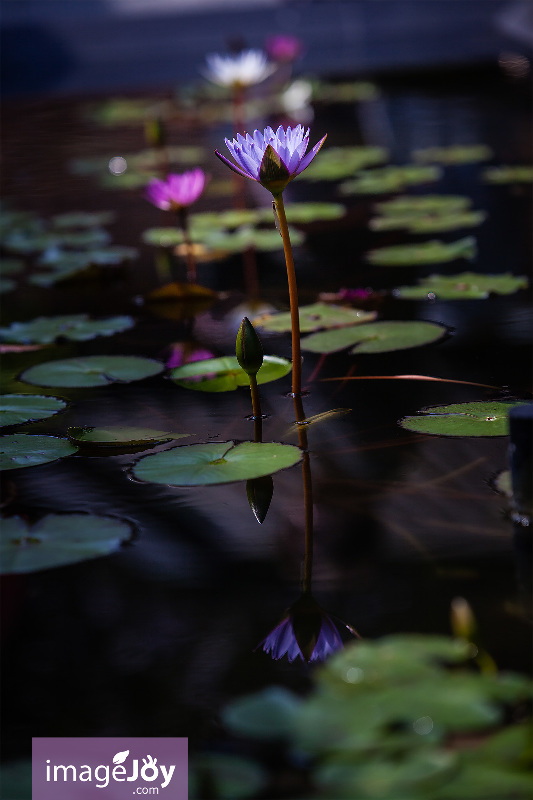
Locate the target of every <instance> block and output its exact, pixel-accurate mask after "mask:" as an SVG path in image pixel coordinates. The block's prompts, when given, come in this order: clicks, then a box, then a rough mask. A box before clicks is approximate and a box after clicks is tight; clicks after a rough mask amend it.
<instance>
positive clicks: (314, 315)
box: [253, 303, 376, 333]
mask: <svg viewBox="0 0 533 800" xmlns="http://www.w3.org/2000/svg"><path fill="white" fill-rule="evenodd" d="M299 317H300V331H301V333H307V332H308V331H317V330H320V328H338V327H342V326H345V325H355V324H356V323H357V324H359V323H362V322H369V321H370V320H373V319H375V318H376V312H375V311H361V309H358V308H347V307H346V306H335V305H332V304H331V303H312V304H311V305H309V306H300V309H299ZM253 324H254V325H258V326H259V327H261V328H264V329H265V330H267V331H276V332H277V333H287V332H288V331H290V330H291V327H292V325H291V315H290V312H289V311H287V312H279V313H276V314H271V313H267V314H262V315H261V316H259V317H255V319H254V320H253Z"/></svg>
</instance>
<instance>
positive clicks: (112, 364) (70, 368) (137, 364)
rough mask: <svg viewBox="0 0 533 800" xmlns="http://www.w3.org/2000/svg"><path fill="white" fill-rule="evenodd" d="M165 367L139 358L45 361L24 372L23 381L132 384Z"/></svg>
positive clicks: (77, 384) (44, 384)
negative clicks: (131, 382)
mask: <svg viewBox="0 0 533 800" xmlns="http://www.w3.org/2000/svg"><path fill="white" fill-rule="evenodd" d="M164 368H165V366H164V364H162V363H161V362H160V361H154V360H152V359H150V358H141V357H140V356H86V357H85V358H65V359H62V360H60V361H46V362H45V363H44V364H37V365H36V366H34V367H30V368H29V369H27V370H26V371H25V372H23V373H22V375H21V377H20V379H21V380H22V381H24V382H25V383H31V384H34V385H36V386H64V387H72V388H74V387H80V388H81V387H87V386H106V385H107V384H108V383H129V382H130V381H140V380H142V379H143V378H150V377H152V376H153V375H158V374H159V373H160V372H162V371H163V370H164Z"/></svg>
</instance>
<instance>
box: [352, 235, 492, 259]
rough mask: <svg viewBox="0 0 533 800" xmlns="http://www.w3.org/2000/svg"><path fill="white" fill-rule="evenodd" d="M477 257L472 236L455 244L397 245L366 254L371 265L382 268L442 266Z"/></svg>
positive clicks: (433, 242) (437, 241)
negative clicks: (449, 262) (459, 259)
mask: <svg viewBox="0 0 533 800" xmlns="http://www.w3.org/2000/svg"><path fill="white" fill-rule="evenodd" d="M476 255H477V242H476V239H475V237H474V236H465V238H464V239H458V240H457V241H456V242H441V241H439V240H437V239H435V240H432V241H430V242H422V243H421V244H397V245H392V246H391V247H379V248H377V249H376V250H371V251H370V252H369V253H367V259H368V260H369V261H370V262H371V263H372V264H379V265H380V266H383V267H405V266H418V265H420V264H444V263H446V262H447V261H455V259H458V258H465V259H468V260H469V261H471V260H473V259H474V258H475V257H476Z"/></svg>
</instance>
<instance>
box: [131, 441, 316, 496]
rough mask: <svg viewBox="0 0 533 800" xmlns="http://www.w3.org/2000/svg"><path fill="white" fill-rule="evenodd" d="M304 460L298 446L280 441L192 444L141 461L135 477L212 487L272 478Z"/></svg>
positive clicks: (134, 472) (142, 479) (158, 481)
mask: <svg viewBox="0 0 533 800" xmlns="http://www.w3.org/2000/svg"><path fill="white" fill-rule="evenodd" d="M301 458H302V451H301V450H300V449H299V448H298V447H294V446H293V445H290V444H279V443H277V442H273V443H270V442H268V443H267V442H243V443H242V444H237V445H235V444H234V442H211V443H210V444H191V445H185V446H182V447H173V448H172V449H171V450H164V451H163V452H161V453H155V454H154V455H149V456H144V457H143V458H140V459H139V460H138V461H137V463H136V464H135V465H134V467H133V469H132V475H133V477H134V478H136V479H137V480H140V481H146V482H148V483H162V484H165V485H166V486H210V485H214V484H219V483H233V482H235V481H243V480H249V479H250V478H260V477H261V476H262V475H271V474H272V473H273V472H278V470H280V469H286V468H287V467H292V466H293V465H294V464H297V463H298V462H299V461H300V459H301Z"/></svg>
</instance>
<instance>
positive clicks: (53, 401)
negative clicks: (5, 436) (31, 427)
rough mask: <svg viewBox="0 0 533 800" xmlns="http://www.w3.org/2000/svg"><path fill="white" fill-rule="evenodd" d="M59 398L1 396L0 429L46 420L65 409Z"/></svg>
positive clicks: (62, 401)
mask: <svg viewBox="0 0 533 800" xmlns="http://www.w3.org/2000/svg"><path fill="white" fill-rule="evenodd" d="M66 405H67V404H66V402H65V401H64V400H61V399H60V398H59V397H44V396H43V395H36V394H3V395H2V396H1V397H0V427H5V426H6V425H19V424H20V423H21V422H34V421H35V420H38V419H46V418H47V417H51V416H52V415H53V414H57V412H58V411H62V410H63V409H64V408H65V407H66Z"/></svg>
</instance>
